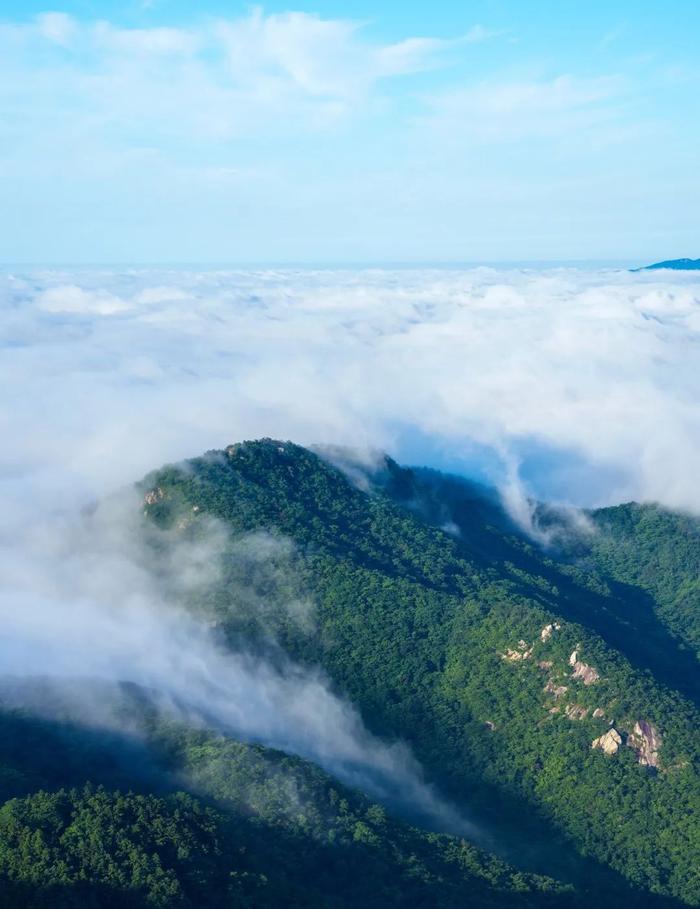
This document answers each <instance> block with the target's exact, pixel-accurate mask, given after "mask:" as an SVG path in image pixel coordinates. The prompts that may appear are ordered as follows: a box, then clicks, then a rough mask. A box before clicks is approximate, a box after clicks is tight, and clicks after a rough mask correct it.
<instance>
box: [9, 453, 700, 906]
mask: <svg viewBox="0 0 700 909" xmlns="http://www.w3.org/2000/svg"><path fill="white" fill-rule="evenodd" d="M138 493H139V496H140V500H141V513H140V514H139V517H138V520H139V522H140V523H139V530H138V546H139V547H140V550H139V551H140V552H141V554H142V557H143V561H144V563H147V564H148V566H149V570H150V571H152V572H153V573H154V576H155V577H162V579H163V584H164V585H167V584H168V583H169V582H168V571H167V570H166V569H167V566H168V565H170V564H171V563H172V560H173V559H174V558H179V559H181V558H182V554H183V553H184V552H187V551H188V550H189V549H190V548H192V549H193V550H196V551H198V552H200V553H206V554H207V555H206V558H208V559H210V560H212V561H215V562H216V563H217V565H216V566H211V567H212V570H211V571H208V572H206V573H203V574H201V577H202V579H203V580H202V581H201V583H199V584H197V585H193V584H191V583H190V584H188V585H185V586H177V585H173V586H172V589H169V590H168V596H169V598H170V600H171V601H172V603H173V608H176V607H177V608H185V609H187V610H188V611H189V612H190V613H191V614H193V615H195V616H197V617H198V618H199V619H201V620H203V622H204V624H205V625H206V626H207V627H208V628H212V629H214V630H215V631H216V634H217V637H218V639H219V640H220V641H221V642H223V644H224V645H225V646H228V647H230V648H231V649H232V650H236V651H237V652H240V650H241V648H245V649H246V651H247V652H248V653H257V654H258V655H260V656H262V655H264V657H265V659H266V660H268V661H269V664H270V665H277V664H279V665H284V663H285V661H288V660H293V661H294V663H295V664H297V665H301V666H303V667H307V668H308V669H309V670H310V671H311V670H313V671H316V670H317V669H319V668H320V669H321V670H322V671H323V673H325V675H326V676H327V677H328V678H329V679H330V680H331V681H332V684H333V686H334V688H335V691H336V692H338V693H339V694H340V695H342V696H344V697H345V698H346V699H347V700H348V701H349V702H351V703H352V704H354V705H356V706H357V707H358V708H359V710H360V711H361V715H362V719H363V720H364V722H365V724H366V725H367V726H368V728H369V729H370V730H371V732H372V733H374V734H375V735H376V736H379V737H381V738H382V739H383V740H384V741H389V742H392V741H397V740H403V741H405V742H406V743H408V745H409V746H410V747H411V749H412V751H413V753H414V755H415V756H416V757H417V758H418V760H419V761H420V762H421V764H422V765H423V767H424V769H425V772H426V776H427V779H428V781H429V782H430V783H431V784H434V785H435V786H436V787H437V790H438V791H439V792H440V793H442V795H443V796H444V797H446V798H447V799H449V800H450V801H451V803H452V804H453V805H454V806H455V808H456V809H457V810H458V811H460V812H463V813H464V814H465V815H466V817H468V818H469V819H470V820H471V822H472V827H473V830H474V836H473V838H472V839H473V840H474V841H473V842H467V841H466V840H465V839H463V838H462V837H459V836H450V835H446V834H445V833H444V832H441V831H440V830H436V829H433V830H432V831H428V830H426V829H422V827H421V825H425V824H426V823H427V821H426V818H425V816H423V815H422V814H421V811H420V806H418V805H416V806H414V807H412V806H411V805H410V804H407V803H406V800H405V799H404V801H403V802H402V803H400V802H399V801H394V800H392V798H391V797H390V796H389V795H387V798H386V800H385V804H383V805H382V804H379V803H378V802H377V801H376V799H374V800H373V799H370V798H368V797H367V796H366V795H363V794H361V793H360V792H358V791H355V790H353V789H350V788H348V787H347V786H344V785H342V784H341V783H340V782H339V781H338V780H337V779H334V778H333V776H332V775H330V774H329V773H328V772H326V771H324V770H321V769H320V768H319V767H317V766H315V765H314V764H313V763H310V762H309V761H308V760H302V759H301V758H299V757H294V756H292V755H289V754H285V753H282V752H280V751H275V750H272V749H270V748H265V747H263V746H262V745H260V744H251V743H245V742H243V741H240V740H238V739H237V737H236V736H235V734H234V730H233V729H224V728H219V729H218V731H211V730H207V728H206V719H205V718H204V719H203V718H202V716H201V715H199V714H197V717H196V721H195V720H193V721H192V722H190V723H189V724H188V722H187V716H188V713H187V710H185V709H180V707H178V708H177V709H174V710H173V711H172V712H171V713H168V712H167V711H165V712H164V711H163V709H162V703H161V702H160V701H159V700H158V698H157V696H156V695H157V692H152V691H150V690H146V689H142V688H139V687H138V686H135V685H133V684H131V685H118V686H117V687H116V689H114V690H112V689H111V688H110V684H111V683H108V682H100V683H96V682H94V681H92V680H81V681H78V683H77V685H76V684H74V685H73V687H72V688H71V689H70V690H71V692H72V693H71V697H70V698H67V699H65V700H62V696H61V685H59V684H58V683H57V682H56V681H55V680H50V679H43V680H41V679H35V680H24V681H23V682H18V681H17V680H5V681H4V682H3V691H4V693H5V694H4V697H5V703H4V706H3V707H2V709H1V710H0V804H2V807H0V893H1V894H2V899H3V905H7V906H10V907H41V909H43V907H46V909H48V907H78V906H80V907H83V906H89V907H103V906H104V907H112V906H114V907H117V906H119V907H122V906H134V907H169V906H183V907H187V906H191V907H195V906H197V907H209V906H211V907H218V906H251V907H253V906H255V907H267V906H270V907H272V906H282V905H284V906H298V907H302V906H303V907H317V906H318V907H321V906H323V907H327V906H328V907H331V906H332V907H339V909H342V907H348V909H349V907H355V906H358V907H359V906H363V907H364V906H377V907H379V906H390V905H395V906H410V907H420V906H425V907H429V906H445V907H450V906H454V907H458V906H476V907H481V906H484V907H486V906H488V907H491V906H493V907H501V906H503V907H507V906H533V907H537V906H562V907H563V906H574V905H577V904H579V902H580V904H581V905H583V904H587V905H588V904H590V902H591V901H593V902H597V903H598V904H600V905H618V904H624V905H632V906H634V905H636V906H639V907H646V906H659V907H661V906H669V907H671V906H680V905H683V904H689V905H698V904H700V775H699V773H698V770H699V766H698V765H699V762H700V732H699V730H700V723H699V722H698V721H699V720H700V716H699V715H698V704H699V703H700V687H699V686H698V682H697V681H696V672H695V666H696V653H697V649H698V648H697V643H698V640H700V638H699V635H700V632H698V628H700V625H698V620H697V612H696V609H695V604H696V597H697V593H696V590H697V587H696V584H697V581H696V578H697V567H698V562H699V561H700V548H699V547H698V531H697V525H696V523H695V521H694V520H692V519H690V518H685V517H682V516H679V515H673V514H670V513H668V512H663V511H661V510H660V509H656V508H652V507H647V506H645V507H639V506H633V505H629V506H621V507H620V508H617V509H606V510H602V511H599V512H595V513H591V514H589V515H584V516H580V515H579V516H574V517H572V516H571V515H569V516H567V515H564V514H562V513H559V512H556V511H553V510H551V509H547V508H544V507H541V508H540V509H538V510H537V511H536V513H535V516H534V519H535V522H536V525H537V527H538V534H539V538H540V542H534V541H533V540H532V539H531V538H530V537H528V536H527V535H525V534H524V533H523V532H522V531H521V530H519V529H518V528H517V527H516V526H515V525H514V524H513V523H512V521H511V520H510V519H509V517H508V516H507V514H506V513H505V511H504V510H503V508H502V507H501V505H500V504H499V500H498V497H497V496H496V495H495V494H494V493H492V492H490V491H489V490H486V489H484V488H482V487H479V486H477V485H475V484H470V483H468V482H465V481H463V480H461V479H458V478H454V477H447V476H443V475H441V474H438V473H435V472H432V471H426V470H419V469H416V470H408V469H404V468H401V467H399V466H398V465H396V464H395V463H394V462H393V461H391V460H390V459H388V458H379V459H378V460H377V461H376V462H373V463H370V464H364V465H363V464H361V463H357V462H354V461H353V460H352V458H351V457H350V456H349V455H348V454H347V453H343V452H338V451H325V452H324V451H321V452H312V451H309V450H306V449H303V448H300V447H298V446H296V445H293V444H291V443H287V442H276V441H272V440H263V441H260V442H249V443H242V444H239V445H232V446H230V447H229V448H227V449H226V450H225V451H216V452H210V453H208V454H206V455H204V456H203V457H201V458H196V459H193V460H191V461H188V462H187V463H186V464H178V465H172V466H168V467H165V468H162V469H160V470H158V471H155V472H154V473H153V474H151V475H149V476H148V477H147V478H146V479H145V480H144V481H142V482H141V483H140V484H139V485H138ZM214 531H215V533H216V540H217V545H216V547H214V548H211V549H207V548H206V546H205V545H204V544H205V543H206V542H207V541H208V540H209V539H210V538H211V535H212V533H213V532H214ZM197 547H199V548H198V549H197ZM214 567H215V568H216V570H213V569H214ZM197 577H200V575H197ZM204 579H206V580H204ZM100 686H104V688H105V690H104V692H102V690H101V687H100ZM87 688H89V689H90V692H91V697H92V700H91V704H92V711H93V712H92V714H91V716H92V715H94V705H95V704H100V703H102V704H104V705H105V717H104V718H103V721H102V722H100V723H98V724H97V725H95V723H94V722H92V721H91V719H90V718H89V717H86V716H83V715H82V713H81V709H80V703H81V702H80V697H77V699H76V695H75V692H76V691H77V692H80V691H85V690H87ZM231 696H232V697H235V696H236V694H235V692H232V693H231ZM18 703H19V704H24V705H25V707H24V709H21V710H19V709H16V708H14V707H13V706H12V705H13V704H18ZM107 705H109V710H107ZM358 779H359V777H358ZM432 826H433V828H435V827H439V824H438V823H436V822H435V821H434V819H433V822H432Z"/></svg>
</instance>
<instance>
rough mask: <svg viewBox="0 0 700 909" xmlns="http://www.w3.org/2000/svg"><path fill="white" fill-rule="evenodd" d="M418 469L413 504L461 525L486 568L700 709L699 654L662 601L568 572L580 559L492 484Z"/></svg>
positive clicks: (462, 540)
mask: <svg viewBox="0 0 700 909" xmlns="http://www.w3.org/2000/svg"><path fill="white" fill-rule="evenodd" d="M413 473H414V475H415V477H416V479H417V484H416V486H415V487H414V491H413V494H414V499H413V500H412V503H411V504H412V509H411V510H413V511H414V512H416V513H417V514H419V515H420V516H422V517H423V519H425V520H428V521H429V522H430V523H433V524H437V523H438V522H439V523H440V526H441V525H442V524H444V522H445V515H449V520H450V521H452V522H453V523H454V524H455V525H456V526H457V527H458V528H459V538H458V539H457V542H458V543H459V544H460V546H461V547H463V548H464V549H465V550H466V552H465V554H466V555H467V556H468V558H469V559H471V560H473V561H476V562H477V563H478V564H480V565H481V567H484V568H495V569H497V570H498V573H499V575H500V576H502V577H503V578H507V579H508V580H510V581H511V583H513V585H514V586H515V587H516V589H517V590H518V591H519V592H520V593H521V594H522V595H523V596H524V597H527V598H528V599H530V600H533V601H535V602H537V603H538V604H539V605H541V606H542V607H543V608H545V609H547V610H550V611H552V612H555V613H557V614H558V615H560V616H562V617H563V618H564V619H566V620H568V621H571V622H577V623H578V624H581V625H583V626H585V627H587V628H589V629H590V630H591V631H593V632H595V633H596V634H598V635H600V636H601V637H602V638H603V639H604V640H605V642H606V643H607V644H608V645H609V646H611V647H613V648H615V649H616V650H618V651H619V652H620V653H621V654H622V655H623V656H625V657H626V658H627V660H629V662H630V664H631V665H632V666H633V668H634V669H636V670H639V671H642V672H644V671H648V672H651V673H652V674H653V676H654V677H655V679H656V680H657V681H658V682H660V683H662V684H663V685H666V686H668V687H669V688H673V689H675V690H677V691H679V692H680V693H681V694H683V695H685V696H686V697H687V698H689V699H690V700H692V701H693V702H694V703H695V704H696V705H697V706H698V707H699V708H700V672H699V671H698V669H699V668H700V667H698V663H697V660H696V659H695V656H694V654H692V653H691V652H690V651H688V650H681V649H679V646H678V640H677V638H675V637H674V636H673V635H672V634H671V633H670V632H669V630H668V629H667V628H666V626H665V625H664V624H663V623H662V622H661V621H660V620H659V618H658V616H657V614H656V612H655V603H654V599H653V597H652V596H651V595H650V594H649V593H647V591H645V590H642V589H641V588H638V587H634V586H632V585H629V584H624V583H621V582H619V581H615V580H613V579H612V578H610V577H609V576H608V575H605V574H603V573H602V572H599V571H595V572H591V574H592V576H593V577H598V578H602V579H603V580H604V581H605V583H606V585H607V586H608V588H609V589H610V595H609V596H605V595H603V594H600V593H597V592H596V591H594V590H592V589H591V588H590V587H588V586H586V585H585V583H581V582H579V581H577V580H576V579H575V578H573V577H571V575H570V574H568V573H567V571H566V568H567V567H572V566H573V567H575V565H576V561H575V560H574V559H572V558H570V557H569V556H568V555H567V554H566V553H564V552H562V551H559V552H558V551H557V550H556V549H555V548H552V549H551V550H550V551H547V552H545V551H543V550H541V549H540V548H539V546H538V545H537V544H535V543H533V542H532V541H531V540H530V539H529V538H527V537H526V536H525V535H524V534H523V532H522V531H521V530H520V529H519V528H517V527H516V526H515V525H514V524H513V522H512V521H511V520H510V519H509V518H508V516H507V515H506V514H505V512H504V510H503V508H502V507H501V506H500V503H499V502H498V499H497V498H496V496H495V495H492V494H490V492H489V490H483V489H482V488H481V487H479V486H477V485H476V484H473V483H470V482H469V481H466V480H462V479H461V478H459V477H450V476H444V475H441V474H435V473H434V472H433V471H429V470H416V471H414V472H413ZM416 492H417V493H418V494H417V497H416ZM398 501H399V502H401V500H400V498H399V499H398ZM402 504H406V503H405V502H404V503H402ZM582 554H583V555H585V548H584V549H582ZM580 567H581V569H582V570H583V571H584V572H585V571H587V570H590V569H586V567H585V560H584V561H583V563H582V564H581V566H580ZM522 573H525V574H528V575H531V576H532V577H533V580H534V579H543V580H544V581H546V582H547V585H548V586H551V587H555V588H556V590H557V592H558V594H556V595H555V594H551V593H547V592H546V590H543V588H542V587H541V586H539V585H538V584H536V583H532V584H528V583H527V582H526V581H524V579H523V577H522Z"/></svg>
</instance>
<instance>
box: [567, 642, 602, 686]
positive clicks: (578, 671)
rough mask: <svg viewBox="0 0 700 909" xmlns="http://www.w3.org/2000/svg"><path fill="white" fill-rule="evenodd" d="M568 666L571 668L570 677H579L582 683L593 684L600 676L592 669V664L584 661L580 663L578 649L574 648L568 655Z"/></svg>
mask: <svg viewBox="0 0 700 909" xmlns="http://www.w3.org/2000/svg"><path fill="white" fill-rule="evenodd" d="M569 666H571V668H572V669H573V672H572V673H571V678H572V679H580V680H581V681H582V682H583V684H584V685H593V684H594V683H595V682H597V681H598V679H599V678H600V675H599V673H598V670H597V669H594V668H593V667H592V666H588V665H587V664H586V663H582V662H581V660H579V658H578V650H574V652H573V653H572V654H571V656H570V657H569Z"/></svg>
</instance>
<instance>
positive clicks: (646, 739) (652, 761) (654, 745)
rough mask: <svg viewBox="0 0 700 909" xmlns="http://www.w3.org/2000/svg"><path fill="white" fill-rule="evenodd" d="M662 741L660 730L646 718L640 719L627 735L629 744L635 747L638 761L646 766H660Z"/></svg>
mask: <svg viewBox="0 0 700 909" xmlns="http://www.w3.org/2000/svg"><path fill="white" fill-rule="evenodd" d="M661 743H662V739H661V734H660V732H659V730H658V729H657V728H656V726H653V725H652V724H651V723H648V722H647V721H646V720H638V721H637V722H636V723H635V724H634V729H633V730H632V732H630V734H629V735H628V736H627V745H628V746H629V747H630V748H633V749H634V751H635V753H636V755H637V761H638V762H639V763H640V764H642V765H643V766H645V767H658V766H659V749H660V748H661Z"/></svg>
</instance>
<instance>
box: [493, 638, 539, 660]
mask: <svg viewBox="0 0 700 909" xmlns="http://www.w3.org/2000/svg"><path fill="white" fill-rule="evenodd" d="M531 656H532V647H528V646H527V641H518V647H517V650H516V649H508V650H506V652H505V653H502V654H501V659H503V660H508V661H509V662H510V663H517V662H519V661H520V660H527V659H528V657H531Z"/></svg>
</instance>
